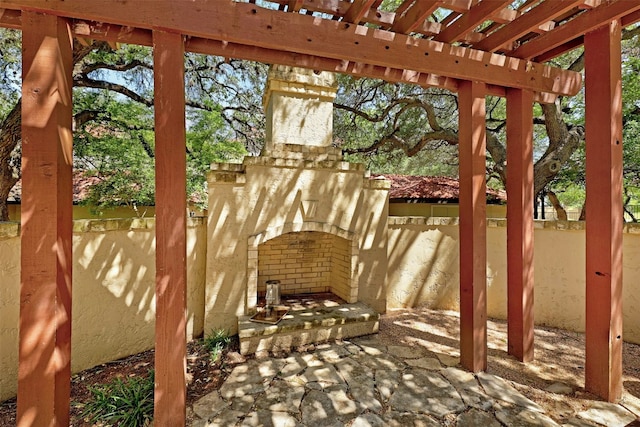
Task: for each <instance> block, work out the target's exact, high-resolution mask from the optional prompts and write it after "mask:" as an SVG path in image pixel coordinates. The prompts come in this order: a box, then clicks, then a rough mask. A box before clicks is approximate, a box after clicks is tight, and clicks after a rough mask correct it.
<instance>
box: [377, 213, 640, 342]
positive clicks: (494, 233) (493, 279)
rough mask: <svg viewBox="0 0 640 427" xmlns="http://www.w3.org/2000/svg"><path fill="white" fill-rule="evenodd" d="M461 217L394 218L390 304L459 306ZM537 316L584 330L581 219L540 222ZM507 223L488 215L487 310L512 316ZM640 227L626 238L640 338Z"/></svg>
mask: <svg viewBox="0 0 640 427" xmlns="http://www.w3.org/2000/svg"><path fill="white" fill-rule="evenodd" d="M457 224H458V220H457V218H429V219H427V218H399V217H390V218H389V244H388V247H389V269H388V281H387V286H388V291H387V308H388V309H392V308H399V307H415V306H428V307H432V308H439V309H451V310H457V309H458V307H459V273H458V269H459V258H458V254H459V248H458V226H457ZM534 239H535V249H534V250H535V254H534V258H535V259H534V278H535V290H534V304H535V306H534V307H535V308H534V316H535V322H536V323H537V324H544V325H549V326H555V327H560V328H565V329H569V330H573V331H581V332H582V331H584V325H585V231H584V223H583V222H577V221H570V222H567V221H536V222H535V232H534ZM506 245H507V234H506V221H504V220H488V228H487V312H488V315H489V316H490V317H495V318H500V319H504V318H506V316H507V300H506V295H507V252H506ZM639 260H640V225H639V224H627V225H626V226H625V233H624V237H623V311H624V339H625V340H626V341H630V342H635V343H640V316H639V315H638V312H637V309H636V307H638V306H639V304H640V293H638V284H639V283H640V282H639V278H640V262H639Z"/></svg>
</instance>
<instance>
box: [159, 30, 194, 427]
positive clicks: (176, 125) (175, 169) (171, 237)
mask: <svg viewBox="0 0 640 427" xmlns="http://www.w3.org/2000/svg"><path fill="white" fill-rule="evenodd" d="M153 60H154V78H155V85H154V87H155V126H156V158H155V160H156V354H155V369H156V370H155V378H156V380H155V381H156V387H155V410H154V423H155V424H156V425H160V426H184V425H185V416H186V406H185V405H186V339H187V338H186V287H187V267H186V253H187V246H186V231H187V206H186V200H187V196H186V188H187V182H186V170H187V169H186V148H185V141H186V140H185V106H184V99H185V98H184V96H185V92H184V43H183V39H182V35H180V34H175V33H167V32H163V31H154V32H153Z"/></svg>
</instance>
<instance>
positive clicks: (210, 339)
mask: <svg viewBox="0 0 640 427" xmlns="http://www.w3.org/2000/svg"><path fill="white" fill-rule="evenodd" d="M230 342H231V338H230V337H229V331H226V330H224V329H213V330H212V331H211V333H210V334H209V335H207V336H205V337H204V347H205V348H206V349H207V351H208V352H209V353H210V356H211V361H212V362H216V361H217V360H218V358H219V357H220V355H221V354H222V351H223V350H224V349H225V348H226V347H227V346H228V345H229V343H230Z"/></svg>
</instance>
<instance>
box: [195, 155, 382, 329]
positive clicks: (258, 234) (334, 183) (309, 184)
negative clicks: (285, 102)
mask: <svg viewBox="0 0 640 427" xmlns="http://www.w3.org/2000/svg"><path fill="white" fill-rule="evenodd" d="M280 160H283V161H282V162H280ZM290 160H291V161H289V162H285V161H284V159H275V158H264V157H262V158H249V159H247V160H245V164H244V165H217V166H216V170H214V171H212V173H211V174H210V175H209V209H208V212H209V223H208V227H207V228H208V230H209V240H208V249H207V257H208V261H207V291H206V292H207V294H206V307H205V313H206V314H205V330H208V329H210V328H214V327H223V328H225V329H229V330H230V331H232V332H234V333H235V332H236V331H237V322H236V320H237V316H242V315H245V314H247V313H248V309H249V308H250V307H252V306H255V298H256V293H257V287H254V288H251V286H250V284H251V283H255V282H256V280H257V276H256V277H250V276H249V274H251V273H249V271H253V270H255V269H252V268H250V267H251V266H252V264H253V263H255V267H257V263H258V260H257V259H249V258H248V255H249V242H250V241H251V242H253V243H256V244H258V243H261V241H260V239H269V238H273V237H276V236H277V235H280V234H282V233H286V232H294V231H324V232H329V233H333V234H337V233H338V232H339V231H340V230H342V231H343V232H344V233H347V234H351V235H353V236H354V238H355V239H357V241H358V245H357V246H358V248H359V254H358V261H357V266H356V268H355V269H354V272H353V274H354V275H355V276H356V278H355V279H354V280H357V283H358V290H359V295H358V299H359V300H360V301H363V302H366V303H368V304H370V305H371V306H372V307H374V308H376V309H378V310H380V311H384V309H385V301H384V300H385V292H384V286H385V285H384V282H385V277H386V260H387V249H386V230H387V224H386V221H387V190H388V182H387V181H380V180H370V179H368V178H366V177H365V174H364V170H363V169H362V167H361V166H360V165H350V164H348V163H345V162H341V161H326V162H316V163H313V162H310V161H309V162H307V161H304V160H292V159H290ZM233 170H235V171H233ZM310 206H313V208H312V209H311V208H310ZM256 239H257V240H256ZM248 284H249V286H248ZM248 288H249V290H248Z"/></svg>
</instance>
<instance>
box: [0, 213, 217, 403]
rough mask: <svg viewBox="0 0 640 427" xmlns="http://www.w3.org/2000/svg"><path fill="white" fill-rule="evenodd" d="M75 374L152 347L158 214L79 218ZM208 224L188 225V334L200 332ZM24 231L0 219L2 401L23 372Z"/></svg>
mask: <svg viewBox="0 0 640 427" xmlns="http://www.w3.org/2000/svg"><path fill="white" fill-rule="evenodd" d="M73 229H74V233H73V261H74V264H73V311H72V316H73V329H72V344H71V345H72V370H73V371H74V372H77V371H80V370H82V369H86V368H90V367H93V366H96V365H99V364H101V363H104V362H107V361H110V360H115V359H118V358H121V357H124V356H128V355H130V354H134V353H138V352H141V351H144V350H148V349H150V348H153V345H154V325H155V297H154V288H155V220H154V219H119V220H116V219H111V220H76V221H74V224H73ZM205 258H206V223H205V219H204V218H189V219H188V228H187V292H188V296H187V304H188V310H187V320H188V324H187V328H188V329H187V333H188V335H189V337H192V336H198V335H201V334H202V327H203V319H204V284H205V276H204V275H205V265H206V261H205ZM19 290H20V237H19V230H18V225H17V224H16V223H0V401H2V400H4V399H7V398H9V397H12V396H14V395H15V392H16V387H17V374H18V316H19Z"/></svg>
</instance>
